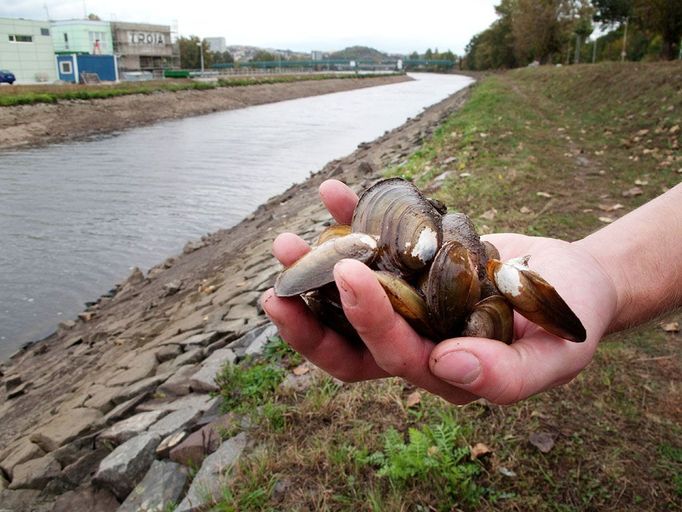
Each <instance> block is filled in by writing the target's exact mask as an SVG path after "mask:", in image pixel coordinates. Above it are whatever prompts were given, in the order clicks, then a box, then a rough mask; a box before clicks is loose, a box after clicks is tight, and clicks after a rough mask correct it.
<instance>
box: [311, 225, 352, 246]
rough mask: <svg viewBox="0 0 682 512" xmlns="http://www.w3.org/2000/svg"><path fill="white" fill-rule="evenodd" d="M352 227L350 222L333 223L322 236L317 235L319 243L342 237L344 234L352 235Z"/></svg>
mask: <svg viewBox="0 0 682 512" xmlns="http://www.w3.org/2000/svg"><path fill="white" fill-rule="evenodd" d="M350 233H351V227H350V225H348V224H332V225H331V226H327V227H326V228H325V230H324V231H322V233H320V236H319V237H317V245H322V244H323V243H325V242H326V241H328V240H332V239H334V238H340V237H342V236H346V235H350Z"/></svg>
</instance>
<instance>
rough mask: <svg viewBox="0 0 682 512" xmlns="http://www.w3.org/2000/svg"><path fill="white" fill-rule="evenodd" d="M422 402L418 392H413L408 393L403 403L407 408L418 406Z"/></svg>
mask: <svg viewBox="0 0 682 512" xmlns="http://www.w3.org/2000/svg"><path fill="white" fill-rule="evenodd" d="M421 401H422V394H421V393H420V392H419V391H414V392H412V393H410V394H409V395H408V397H407V400H406V401H405V405H406V406H407V408H408V409H409V408H411V407H414V406H415V405H419V404H420V403H421Z"/></svg>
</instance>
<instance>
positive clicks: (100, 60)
mask: <svg viewBox="0 0 682 512" xmlns="http://www.w3.org/2000/svg"><path fill="white" fill-rule="evenodd" d="M57 71H58V73H59V79H60V80H62V81H64V82H71V83H74V84H77V83H79V82H81V81H83V82H85V83H88V82H87V81H86V79H89V78H92V77H94V75H97V78H96V79H97V81H103V82H116V81H117V80H118V70H117V68H116V57H115V56H114V55H86V54H82V53H69V54H66V53H61V54H59V55H57Z"/></svg>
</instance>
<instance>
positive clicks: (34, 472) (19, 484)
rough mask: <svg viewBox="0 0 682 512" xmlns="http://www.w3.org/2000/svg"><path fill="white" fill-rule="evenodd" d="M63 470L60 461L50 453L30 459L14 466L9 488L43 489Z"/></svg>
mask: <svg viewBox="0 0 682 512" xmlns="http://www.w3.org/2000/svg"><path fill="white" fill-rule="evenodd" d="M61 470H62V468H61V466H60V465H59V462H57V460H56V459H55V458H54V457H53V456H52V455H50V454H48V455H45V456H44V457H40V458H39V459H33V460H29V461H28V462H24V463H23V464H19V465H17V466H15V467H14V472H13V473H14V476H13V478H12V483H11V484H10V485H9V488H10V489H39V490H42V489H43V488H44V487H45V485H47V483H48V482H49V481H50V480H52V479H53V478H55V477H57V476H59V473H60V472H61Z"/></svg>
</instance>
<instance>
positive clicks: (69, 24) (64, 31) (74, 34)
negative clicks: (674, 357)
mask: <svg viewBox="0 0 682 512" xmlns="http://www.w3.org/2000/svg"><path fill="white" fill-rule="evenodd" d="M51 25H52V27H51V28H52V41H53V43H54V52H55V53H56V54H67V53H68V54H70V53H83V54H90V55H113V54H114V46H113V40H112V37H111V24H110V23H109V22H108V21H98V20H97V21H96V20H65V21H53V22H51Z"/></svg>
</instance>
